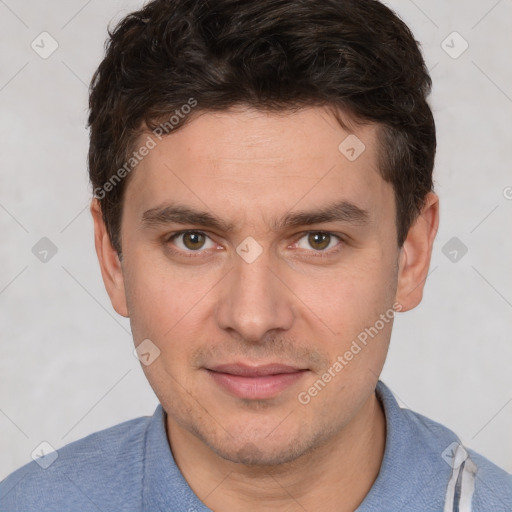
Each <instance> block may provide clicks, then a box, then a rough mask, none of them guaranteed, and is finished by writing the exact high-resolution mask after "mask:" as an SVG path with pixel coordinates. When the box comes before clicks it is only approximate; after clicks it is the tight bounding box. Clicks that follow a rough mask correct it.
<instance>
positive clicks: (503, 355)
mask: <svg viewBox="0 0 512 512" xmlns="http://www.w3.org/2000/svg"><path fill="white" fill-rule="evenodd" d="M139 5H141V2H138V1H126V0H108V1H101V0H89V1H88V2H87V1H84V0H72V1H70V0H66V1H64V0H53V1H51V2H50V1H41V0H0V47H1V64H0V112H1V117H0V144H1V163H0V229H1V233H2V244H1V245H0V336H1V353H0V479H1V478H3V477H4V476H6V475H7V474H8V473H9V472H10V471H12V470H14V469H15V468H17V467H18V466H20V465H21V464H23V463H25V462H28V461H29V460H30V457H31V453H32V452H33V451H34V449H35V448H36V447H38V446H39V444H40V443H41V442H42V441H46V442H49V443H50V444H51V445H52V446H53V447H55V448H59V447H60V446H62V445H64V444H66V443H68V442H70V441H73V440H75V439H78V438H81V437H83V436H85V435H87V434H89V433H91V432H93V431H97V430H99V429H103V428H106V427H109V426H111V425H113V424H116V423H118V422H121V421H124V420H128V419H130V418H133V417H136V416H140V415H149V414H152V412H153V410H154V408H155V407H156V405H157V400H156V397H155V396H154V395H153V392H152V391H151V389H150V387H149V385H148V384H147V382H146V380H145V378H144V376H143V373H142V370H141V368H140V366H139V362H138V361H137V360H136V359H135V358H134V356H133V354H132V350H133V345H132V339H131V335H130V332H129V324H128V321H127V320H125V319H123V318H121V317H119V316H118V315H117V314H116V313H115V312H114V311H113V309H112V307H111V305H110V302H109V299H108V296H107V294H106V292H105V291H104V288H103V284H102V281H101V276H100V272H99V267H98V264H97V261H96V255H95V252H94V246H93V230H92V222H91V218H90V215H89V212H88V209H87V208H88V203H89V200H90V196H91V192H90V188H89V185H88V180H87V173H86V152H87V144H88V138H87V137H88V134H87V130H86V128H85V124H86V116H87V84H88V81H89V80H90V77H91V75H92V72H93V71H94V69H95V67H96V66H97V65H98V64H99V61H100V59H101V56H102V54H103V43H104V40H105V38H106V27H107V24H108V23H109V22H114V21H116V20H118V19H120V17H122V16H124V15H126V14H127V13H128V12H129V11H130V10H132V9H133V8H135V7H137V6H139ZM390 5H391V6H392V7H393V8H394V9H395V10H396V11H397V12H398V13H399V14H400V15H401V17H402V18H403V19H404V20H405V21H406V22H407V23H408V24H409V26H410V27H411V28H412V30H413V32H414V33H415V35H416V38H417V39H418V40H419V41H420V42H421V43H422V45H423V48H424V52H425V56H426V60H427V64H428V66H429V68H430V69H431V72H432V78H433V81H434V90H433V95H432V107H433V110H434V114H435V117H436V120H437V125H438V137H439V153H438V158H437V163H436V171H435V183H436V191H437V193H438V194H439V195H440V198H441V205H442V207H441V226H440V230H439V234H438V238H437V241H436V244H435V247H434V254H433V259H432V265H431V272H430V276H429V278H428V281H427V283H426V293H425V297H424V300H423V303H422V305H421V306H420V307H419V308H417V309H416V310H414V311H412V312H409V313H405V314H399V315H398V316H397V320H396V323H395V329H394V333H393V338H392V343H391V350H390V354H389V359H388V362H387V364H386V367H385V370H384V374H383V376H382V378H383V380H384V381H385V382H386V383H387V384H388V385H389V386H390V387H391V389H392V390H393V391H394V392H395V394H396V395H397V397H398V399H399V400H400V403H401V404H402V405H406V406H408V407H410V408H412V409H414V410H416V411H418V412H421V413H422V414H424V415H426V416H429V417H431V418H433V419H435V420H437V421H440V422H441V423H443V424H445V425H447V426H449V427H450V428H452V429H453V430H455V431H456V432H457V433H458V434H459V436H460V437H461V439H462V440H463V442H465V443H466V444H467V445H468V446H470V447H473V448H475V449H476V450H478V451H480V452H481V453H483V454H484V455H486V456H487V457H489V458H490V459H491V460H493V461H495V462H496V463H497V464H499V465H501V466H502V467H504V468H505V469H507V470H508V471H512V436H511V432H512V403H511V402H512V372H511V371H510V364H511V362H512V343H510V336H511V333H512V272H511V265H512V263H511V262H512V242H511V233H512V230H511V228H510V226H511V220H512V200H511V198H512V188H507V187H512V172H511V162H512V153H511V142H512V141H511V140H510V129H511V121H512V99H511V97H512V71H511V67H510V50H511V48H512V32H511V31H510V20H511V19H512V1H511V0H500V1H496V0H478V1H476V0H472V1H467V0H452V1H446V0H435V1H432V0H429V1H427V0H416V1H415V2H413V1H410V0H401V1H398V0H397V1H393V2H390ZM43 31H46V32H48V33H49V34H51V37H52V38H53V39H54V40H56V41H57V43H58V49H57V50H56V51H55V52H54V53H53V54H52V55H51V56H49V57H48V58H47V59H43V58H41V57H40V55H39V54H38V53H36V51H34V50H33V48H32V47H31V43H32V41H35V43H34V45H39V47H37V46H36V48H38V51H40V52H41V51H43V50H44V51H48V50H49V49H51V41H50V39H49V38H48V36H40V34H41V33H42V32H43ZM453 31H456V32H458V34H460V36H461V37H462V38H464V40H465V41H467V43H468V44H469V47H468V48H467V50H466V51H465V52H464V53H462V54H461V55H459V54H460V52H461V51H462V50H463V49H464V46H465V44H464V40H462V39H460V37H459V36H458V35H450V34H452V32H453ZM45 38H46V39H45ZM443 41H445V42H444V43H443ZM43 46H44V48H42V47H43ZM454 57H457V58H454ZM507 197H508V199H507ZM43 237H47V238H48V239H50V240H51V242H52V243H53V244H54V245H55V246H56V248H57V253H56V254H55V255H53V256H52V253H51V251H50V252H49V253H48V254H47V255H46V259H47V261H46V262H44V261H41V260H40V258H42V257H43V256H44V253H39V251H42V250H44V246H39V245H37V246H36V250H34V252H35V253H36V254H34V253H33V247H34V246H35V245H36V244H37V243H38V242H39V241H40V239H41V238H43ZM453 237H456V238H457V240H455V242H454V241H452V242H450V240H451V239H452V238H453ZM40 243H43V244H44V242H40ZM446 244H448V245H446ZM452 244H455V245H452ZM462 244H464V245H462ZM463 247H467V249H468V252H467V254H465V255H464V256H462V252H461V248H463ZM454 250H456V251H457V255H456V256H457V260H456V261H451V259H453V258H454V257H455V253H454V252H453V251H454ZM450 252H451V254H450ZM36 255H37V256H39V258H38V257H36ZM461 256H462V257H461Z"/></svg>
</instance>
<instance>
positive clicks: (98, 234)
mask: <svg viewBox="0 0 512 512" xmlns="http://www.w3.org/2000/svg"><path fill="white" fill-rule="evenodd" d="M91 215H92V218H93V221H94V246H95V248H96V254H97V256H98V261H99V264H100V269H101V276H102V278H103V283H104V284H105V288H106V290H107V293H108V295H109V297H110V301H111V303H112V306H113V308H114V309H115V310H116V311H117V313H119V314H120V315H121V316H124V317H128V316H129V315H128V308H127V303H126V294H125V286H124V275H123V270H122V266H121V262H120V260H119V255H118V253H117V251H116V250H115V249H114V247H113V246H112V242H111V241H110V237H109V235H108V232H107V229H106V227H105V223H104V222H103V217H102V213H101V205H100V203H99V201H98V199H96V198H93V200H92V202H91Z"/></svg>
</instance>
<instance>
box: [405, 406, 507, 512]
mask: <svg viewBox="0 0 512 512" xmlns="http://www.w3.org/2000/svg"><path fill="white" fill-rule="evenodd" d="M402 412H403V415H404V418H405V419H406V421H407V422H408V423H409V425H410V428H411V431H412V432H414V433H415V437H416V441H418V442H421V443H422V444H423V446H424V449H425V450H426V451H427V452H428V455H427V456H428V457H431V458H436V459H437V462H438V464H439V465H442V464H443V463H445V464H446V465H447V466H448V469H449V471H450V472H451V473H452V474H455V475H457V474H458V473H457V469H458V467H459V464H460V463H461V461H462V460H463V459H464V458H466V459H467V460H468V461H469V460H470V461H471V463H472V464H471V468H473V473H474V491H473V492H474V494H473V510H474V511H475V512H483V511H487V510H494V511H495V512H498V511H503V512H510V511H511V510H512V475H511V474H509V473H507V472H506V471H505V470H503V469H501V468H500V467H498V466H497V465H496V464H494V463H493V462H491V461H490V460H488V459H487V458H486V457H484V456H482V455H480V454H479V453H477V452H475V451H474V450H472V449H470V448H468V447H466V446H464V444H463V443H462V441H461V440H460V439H459V438H458V436H457V435H456V434H455V433H454V432H453V431H451V430H450V429H449V428H447V427H445V426H443V425H441V424H440V423H438V422H436V421H433V420H431V419H430V418H427V417H425V416H423V415H421V414H418V413H415V412H413V411H410V410H408V409H402ZM457 450H458V453H459V457H460V458H459V460H457V456H456V453H457ZM441 461H442V462H441Z"/></svg>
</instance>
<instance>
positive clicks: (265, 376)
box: [206, 363, 309, 400]
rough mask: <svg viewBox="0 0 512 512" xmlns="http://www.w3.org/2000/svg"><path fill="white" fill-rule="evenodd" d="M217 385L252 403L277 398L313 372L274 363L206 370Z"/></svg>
mask: <svg viewBox="0 0 512 512" xmlns="http://www.w3.org/2000/svg"><path fill="white" fill-rule="evenodd" d="M206 371H207V372H208V374H209V375H210V376H211V378H212V380H213V381H214V383H215V384H216V385H217V386H219V387H220V388H221V389H223V390H224V391H227V392H228V393H230V394H231V395H233V396H236V397H238V398H244V399H248V400H264V399H268V398H274V397H275V396H277V395H278V394H279V393H281V392H283V391H284V390H285V389H287V388H289V387H290V386H292V385H293V384H295V383H296V382H298V381H299V380H300V379H302V378H303V377H304V375H305V373H307V372H308V371H309V370H308V369H305V368H297V367H294V366H289V365H284V364H279V363H271V364H266V365H261V366H248V365H245V364H240V363H234V364H223V365H218V366H213V367H211V368H206Z"/></svg>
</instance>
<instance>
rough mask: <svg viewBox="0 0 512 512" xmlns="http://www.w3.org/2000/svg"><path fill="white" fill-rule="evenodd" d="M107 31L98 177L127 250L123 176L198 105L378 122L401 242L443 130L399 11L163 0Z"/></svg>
mask: <svg viewBox="0 0 512 512" xmlns="http://www.w3.org/2000/svg"><path fill="white" fill-rule="evenodd" d="M109 36H110V37H109V40H108V41H107V45H106V55H105V58H104V59H103V61H102V62H101V64H100V66H99V67H98V69H97V71H96V72H95V74H94V77H93V79H92V82H91V88H90V100H89V106H90V114H89V127H90V147H89V174H90V180H91V183H92V186H93V189H94V191H95V195H96V197H98V199H99V200H100V204H101V209H102V215H103V220H104V222H105V225H106V228H107V231H108V234H109V236H110V239H111V241H112V245H113V246H114V248H115V249H116V250H117V252H118V253H119V254H120V255H121V240H120V223H121V215H122V204H123V192H124V189H125V187H126V183H127V181H128V178H126V179H118V180H117V181H113V180H114V179H115V178H116V176H115V175H116V173H118V175H117V178H120V174H122V177H124V176H125V175H126V174H127V172H123V173H120V170H121V169H122V168H124V169H125V171H126V169H127V168H126V162H127V161H129V159H130V155H131V152H132V151H133V149H134V143H135V141H136V140H137V139H138V138H139V137H140V135H141V134H142V132H143V128H144V127H146V128H149V129H155V128H156V127H157V126H158V124H159V123H161V122H162V121H163V120H166V119H167V120H169V119H170V116H172V115H173V113H174V112H176V113H178V111H180V112H181V110H180V109H182V107H183V106H184V105H187V104H189V105H190V104H191V99H193V101H194V102H195V103H194V106H195V109H196V111H197V112H201V111H221V110H227V109H229V108H230V107H232V106H235V105H246V106H250V107H255V108H257V109H260V110H267V111H286V110H290V109H297V108H301V107H308V106H327V107H334V108H335V109H340V110H341V111H345V112H349V113H351V114H352V115H353V116H355V119H357V120H358V121H359V122H375V123H377V125H378V127H379V132H378V133H379V142H380V157H379V169H380V172H381V175H382V177H383V179H385V180H386V181H388V182H389V183H391V184H392V186H393V189H394V192H395V202H396V211H397V218H396V225H397V241H398V246H399V247H401V246H402V245H403V242H404V240H405V238H406V236H407V233H408V231H409V228H410V226H411V224H412V223H413V221H414V220H415V219H416V217H417V215H418V214H419V212H420V210H421V208H422V206H423V204H424V200H425V196H426V194H427V193H428V192H429V191H430V190H432V188H433V183H432V171H433V166H434V157H435V151H436V134H435V124H434V119H433V116H432V112H431V110H430V107H429V106H428V103H427V100H426V98H427V96H428V95H429V93H430V89H431V79H430V76H429V74H428V70H427V68H426V66H425V62H424V60H423V57H422V54H421V51H420V49H419V45H418V43H417V42H416V41H415V39H414V37H413V35H412V33H411V31H410V30H409V28H408V27H407V26H406V25H405V24H404V23H403V22H402V21H401V20H400V19H399V18H398V17H397V16H396V15H395V14H394V13H393V11H391V10H390V9H389V8H387V7H386V6H384V5H383V4H381V3H380V2H378V1H376V0H321V1H313V0H257V1H255V0H201V1H199V0H172V1H170V0H153V1H151V2H149V3H148V4H147V5H145V6H144V7H143V8H142V9H141V10H139V11H138V12H134V13H132V14H129V15H128V16H126V17H125V18H124V19H123V20H122V21H121V22H120V23H119V24H118V25H117V26H116V27H115V29H114V30H112V31H109ZM174 117H177V116H174ZM191 118H193V115H190V116H180V120H179V122H178V123H176V124H174V123H172V126H170V128H172V129H173V131H175V130H176V129H178V128H179V127H180V126H183V125H184V124H185V123H187V122H188V121H189V120H190V119H191ZM167 125H169V122H167ZM166 132H168V133H172V132H171V131H170V130H169V131H168V130H167V129H166ZM128 170H129V169H128ZM108 183H110V186H106V185H107V184H108ZM98 191H100V194H98V193H97V192H98Z"/></svg>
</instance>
